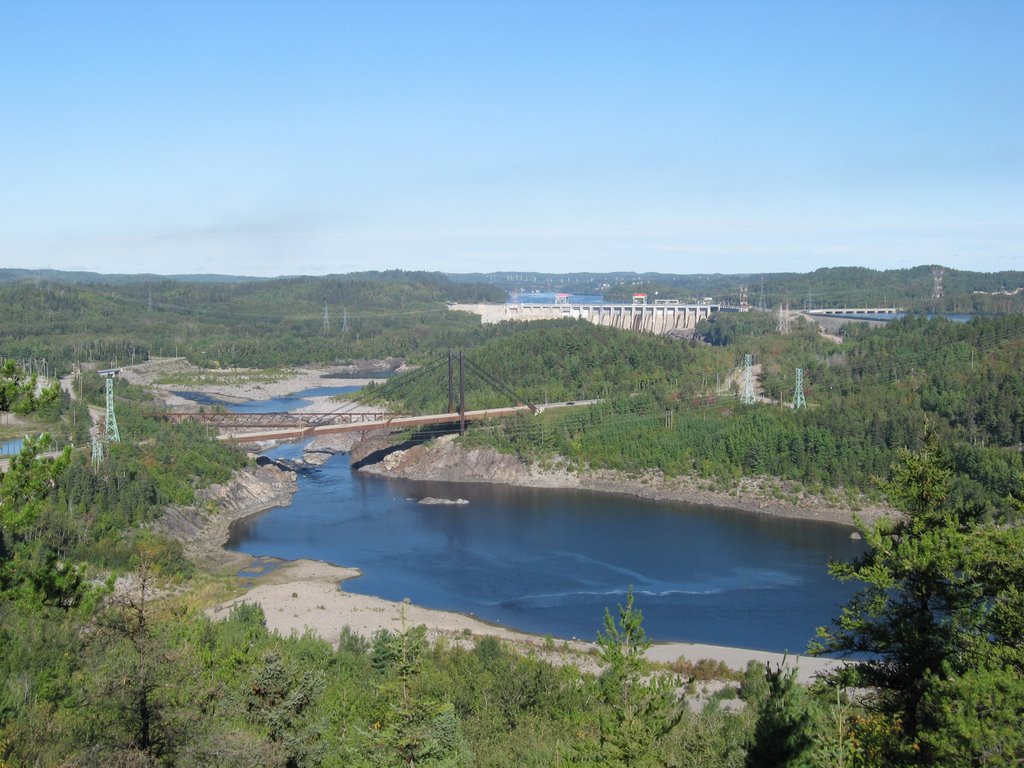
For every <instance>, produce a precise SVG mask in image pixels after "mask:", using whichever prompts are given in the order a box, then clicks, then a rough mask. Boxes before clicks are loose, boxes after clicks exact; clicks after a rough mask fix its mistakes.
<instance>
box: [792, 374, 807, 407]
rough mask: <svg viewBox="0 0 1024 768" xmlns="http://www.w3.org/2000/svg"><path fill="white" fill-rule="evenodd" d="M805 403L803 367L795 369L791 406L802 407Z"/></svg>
mask: <svg viewBox="0 0 1024 768" xmlns="http://www.w3.org/2000/svg"><path fill="white" fill-rule="evenodd" d="M805 405H807V401H806V400H805V399H804V369H803V368H797V369H796V391H795V392H794V393H793V408H794V409H798V408H803V407H804V406H805Z"/></svg>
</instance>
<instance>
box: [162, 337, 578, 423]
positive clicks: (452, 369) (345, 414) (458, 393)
mask: <svg viewBox="0 0 1024 768" xmlns="http://www.w3.org/2000/svg"><path fill="white" fill-rule="evenodd" d="M456 363H457V366H458V367H457V372H456ZM443 364H444V361H443V360H437V361H435V362H433V363H430V364H428V365H426V366H424V367H423V368H421V369H419V370H417V371H415V372H414V373H413V374H411V376H410V378H420V377H424V376H429V375H430V374H431V372H433V371H437V369H438V367H439V366H441V365H443ZM447 364H448V375H447V385H448V408H447V410H445V411H443V412H440V413H433V414H412V413H395V412H391V411H388V410H385V409H380V408H377V409H374V408H368V407H366V406H362V408H361V409H360V407H359V405H358V403H356V407H353V404H352V403H347V404H346V405H345V406H343V407H341V408H338V409H336V410H333V411H325V412H314V413H311V412H302V411H288V412H274V413H232V412H226V411H205V410H200V411H174V412H171V411H168V412H164V413H163V414H161V415H162V416H163V418H165V419H167V420H169V421H171V422H175V423H186V422H188V423H195V424H204V425H206V426H208V427H214V428H216V429H218V430H221V432H222V434H220V435H219V436H218V439H219V440H222V441H225V442H235V443H255V442H265V441H271V440H293V439H297V438H307V437H318V436H320V435H334V434H340V433H344V432H358V433H361V434H362V435H363V436H366V435H368V434H370V433H372V432H376V431H380V430H387V431H401V430H405V429H417V428H419V427H424V426H433V425H439V424H447V425H453V426H454V425H458V427H459V430H460V431H463V432H464V431H465V428H466V424H467V423H469V422H474V421H487V420H492V419H502V418H507V417H509V416H512V415H514V414H517V413H538V412H540V411H542V410H548V409H555V408H574V407H581V406H588V405H592V404H593V403H595V402H597V401H596V400H579V401H575V400H574V401H566V402H558V403H545V404H543V405H534V404H532V403H529V402H525V401H524V400H523V398H521V397H519V396H518V395H517V394H516V393H515V392H513V391H512V390H511V389H510V388H509V387H508V386H507V385H505V384H504V383H503V382H501V381H499V380H498V379H496V378H495V377H494V376H492V375H491V374H489V373H488V372H487V371H485V370H484V369H483V368H481V367H480V366H479V365H477V364H475V363H473V362H472V361H471V360H469V359H468V358H466V357H465V355H464V354H462V353H461V352H460V353H459V354H458V356H457V357H456V356H455V355H453V354H452V353H450V352H449V353H448V357H447ZM467 369H469V370H470V371H471V372H472V373H474V374H475V375H476V376H477V377H478V378H480V379H482V380H483V381H486V382H487V383H488V384H490V385H491V386H492V387H493V388H494V389H496V390H498V391H499V392H502V393H503V394H505V395H507V396H508V397H509V399H510V400H512V401H513V402H515V403H516V404H515V405H510V406H505V407H498V408H485V409H477V410H467V409H466V370H467Z"/></svg>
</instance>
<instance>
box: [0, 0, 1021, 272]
mask: <svg viewBox="0 0 1024 768" xmlns="http://www.w3.org/2000/svg"><path fill="white" fill-rule="evenodd" d="M1022 30H1024V2H1021V1H1020V0H1009V1H1007V2H986V0H963V2H955V3H949V2H940V1H938V0H927V1H922V2H913V1H912V0H899V1H897V2H893V1H892V0H885V1H883V2H874V1H872V0H850V1H849V2H841V1H839V0H834V1H829V2H822V1H820V0H806V1H805V2H770V1H769V0H757V1H754V0H751V1H749V2H733V1H730V0H724V1H723V0H704V1H702V2H688V1H687V0H674V1H673V2H644V1H643V0H638V1H637V2H627V1H626V0H623V1H622V2H600V1H599V0H586V1H585V0H577V1H576V2H567V1H560V0H535V1H533V2H530V1H528V0H509V1H508V2H498V1H497V0H473V1H472V2H446V1H445V0H419V1H418V2H388V1H387V0H377V1H375V2H371V1H370V0H367V1H366V2H343V1H342V0H335V1H334V2H312V1H311V0H307V1H303V0H279V1H277V2H254V1H253V0H230V1H229V0H220V1H218V0H201V1H200V0H196V1H195V2H190V1H188V0H174V1H173V2H171V1H170V0H168V1H167V2H159V1H157V0H126V1H125V2H113V1H111V2H94V1H90V0H65V1H64V2H46V1H45V0H26V1H24V2H22V0H0V266H6V267H35V266H38V267H51V268H54V269H86V270H96V271H103V272H157V273H182V272H226V273H234V274H253V275H275V274H323V273H329V272H350V271H356V270H363V269H391V268H403V269H431V270H444V271H451V272H469V271H491V270H498V269H515V270H536V271H553V272H566V271H577V270H590V271H611V270H636V271H661V272H677V273H693V272H732V273H759V272H778V271H798V272H806V271H810V270H813V269H815V268H817V267H821V266H838V265H860V266H867V267H873V268H889V267H903V266H912V265H917V264H943V265H945V266H947V267H954V268H961V269H978V270H985V271H995V270H1003V269H1024V44H1022V42H1021V32H1022Z"/></svg>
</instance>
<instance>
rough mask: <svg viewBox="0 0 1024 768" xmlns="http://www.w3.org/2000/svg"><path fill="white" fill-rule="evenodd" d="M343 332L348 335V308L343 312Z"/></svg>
mask: <svg viewBox="0 0 1024 768" xmlns="http://www.w3.org/2000/svg"><path fill="white" fill-rule="evenodd" d="M341 332H342V333H348V307H346V308H345V309H343V310H341Z"/></svg>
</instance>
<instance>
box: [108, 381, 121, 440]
mask: <svg viewBox="0 0 1024 768" xmlns="http://www.w3.org/2000/svg"><path fill="white" fill-rule="evenodd" d="M116 375H117V372H116V371H115V372H113V373H108V374H106V378H107V423H106V433H107V434H106V441H107V442H108V443H120V442H121V434H120V433H119V432H118V431H117V417H116V416H115V415H114V377H115V376H116Z"/></svg>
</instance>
